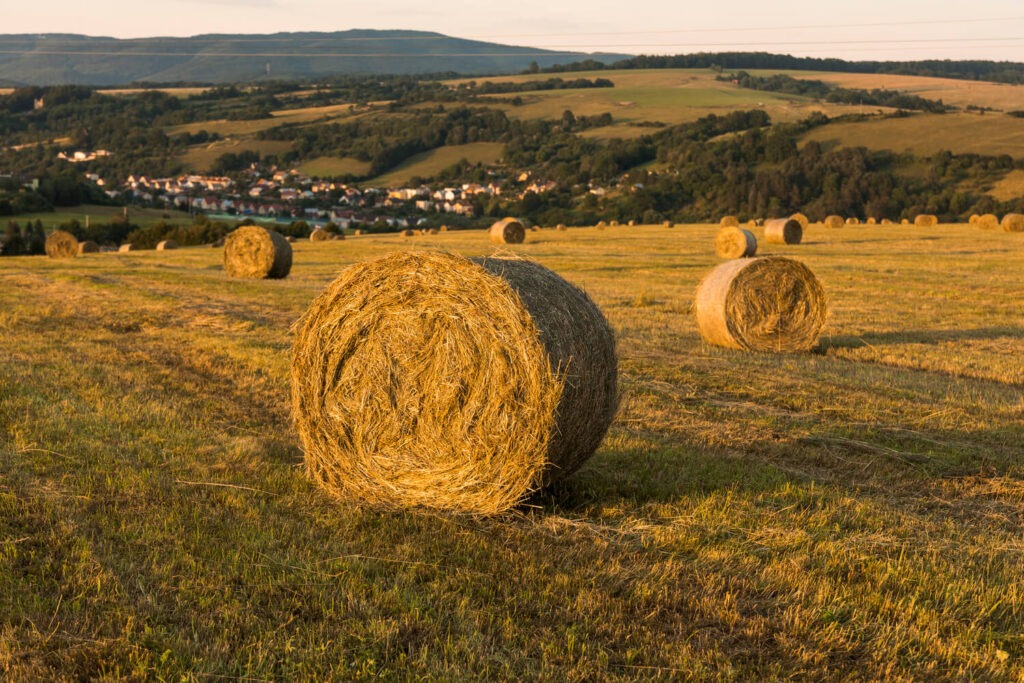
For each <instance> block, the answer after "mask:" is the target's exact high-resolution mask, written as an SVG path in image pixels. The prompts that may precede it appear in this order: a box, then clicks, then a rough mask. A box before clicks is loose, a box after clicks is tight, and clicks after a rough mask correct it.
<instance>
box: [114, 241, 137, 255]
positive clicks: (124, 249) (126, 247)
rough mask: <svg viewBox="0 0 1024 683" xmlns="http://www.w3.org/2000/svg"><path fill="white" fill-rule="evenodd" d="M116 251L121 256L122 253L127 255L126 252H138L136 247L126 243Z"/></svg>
mask: <svg viewBox="0 0 1024 683" xmlns="http://www.w3.org/2000/svg"><path fill="white" fill-rule="evenodd" d="M117 251H118V252H119V253H122V254H123V253H127V252H129V251H138V247H136V246H135V245H134V244H132V243H131V242H128V243H126V244H122V245H121V246H119V247H118V248H117Z"/></svg>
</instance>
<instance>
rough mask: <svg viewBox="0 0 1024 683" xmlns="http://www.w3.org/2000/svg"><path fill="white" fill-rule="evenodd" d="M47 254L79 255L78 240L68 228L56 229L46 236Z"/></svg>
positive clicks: (60, 256) (61, 255) (58, 255)
mask: <svg viewBox="0 0 1024 683" xmlns="http://www.w3.org/2000/svg"><path fill="white" fill-rule="evenodd" d="M45 249H46V255H47V256H49V257H50V258H73V257H75V256H78V240H77V239H75V236H74V235H72V234H71V233H70V232H68V231H66V230H54V231H53V232H51V233H50V235H49V237H47V238H46V246H45Z"/></svg>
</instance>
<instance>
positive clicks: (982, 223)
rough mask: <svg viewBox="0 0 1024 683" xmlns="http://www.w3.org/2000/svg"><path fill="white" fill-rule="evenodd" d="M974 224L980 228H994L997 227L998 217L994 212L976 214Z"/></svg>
mask: <svg viewBox="0 0 1024 683" xmlns="http://www.w3.org/2000/svg"><path fill="white" fill-rule="evenodd" d="M974 224H975V225H976V226H978V227H979V228H981V229H982V230H995V229H996V228H998V227H999V219H998V218H997V217H996V216H995V214H991V213H986V214H985V215H983V216H978V220H976V221H975V222H974Z"/></svg>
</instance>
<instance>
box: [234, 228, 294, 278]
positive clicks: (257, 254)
mask: <svg viewBox="0 0 1024 683" xmlns="http://www.w3.org/2000/svg"><path fill="white" fill-rule="evenodd" d="M291 269H292V245H290V244H289V243H288V240H286V239H285V238H284V236H282V235H281V234H280V233H277V232H274V231H273V230H267V229H266V228H261V227H260V226H258V225H244V226H242V227H240V228H238V229H236V230H235V231H234V232H232V233H231V234H229V235H228V236H227V238H226V239H225V240H224V272H226V273H227V274H228V276H229V277H246V278H273V279H279V278H283V277H288V273H289V271H291Z"/></svg>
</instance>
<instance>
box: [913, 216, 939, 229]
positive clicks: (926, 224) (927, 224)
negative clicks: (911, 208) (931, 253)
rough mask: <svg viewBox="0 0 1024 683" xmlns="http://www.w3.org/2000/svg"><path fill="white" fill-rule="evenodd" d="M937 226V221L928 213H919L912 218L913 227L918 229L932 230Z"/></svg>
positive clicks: (936, 218)
mask: <svg viewBox="0 0 1024 683" xmlns="http://www.w3.org/2000/svg"><path fill="white" fill-rule="evenodd" d="M938 224H939V219H938V217H936V216H933V215H931V214H930V213H920V214H918V215H917V216H915V217H914V225H916V226H917V227H919V228H934V227H935V226H936V225H938Z"/></svg>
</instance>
